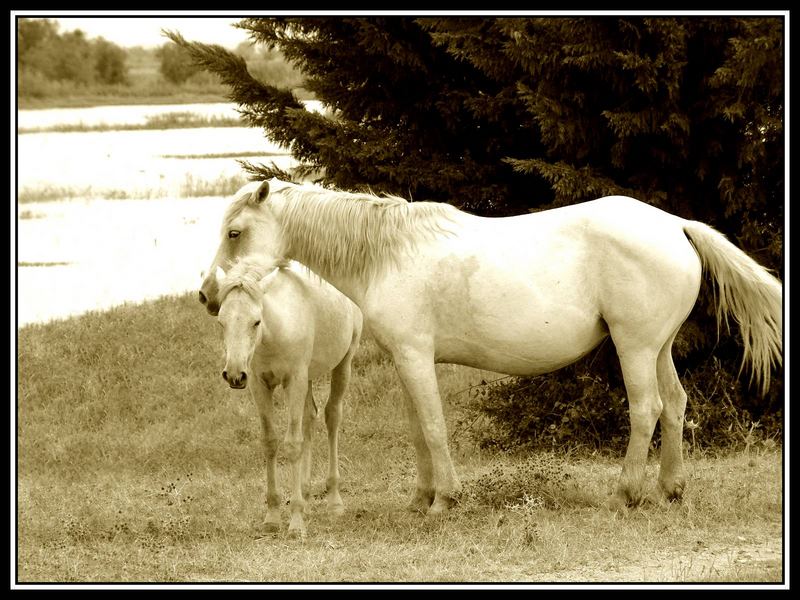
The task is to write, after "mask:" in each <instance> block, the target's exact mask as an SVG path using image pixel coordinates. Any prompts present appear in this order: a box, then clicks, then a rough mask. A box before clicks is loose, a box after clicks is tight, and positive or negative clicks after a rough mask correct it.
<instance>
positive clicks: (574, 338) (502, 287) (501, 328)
mask: <svg viewBox="0 0 800 600" xmlns="http://www.w3.org/2000/svg"><path fill="white" fill-rule="evenodd" d="M566 254H567V253H566V252H564V251H562V252H561V253H560V255H559V258H560V260H559V261H558V262H557V266H555V267H554V266H552V265H553V263H554V262H555V261H545V262H544V264H541V263H540V264H538V265H532V264H529V263H531V262H533V261H531V260H528V261H527V262H525V261H521V262H520V264H517V265H514V264H511V263H510V261H509V260H506V262H505V263H504V264H503V263H502V261H501V260H500V259H499V258H496V257H493V256H491V255H490V256H486V257H482V258H480V259H478V258H469V259H466V260H460V261H455V260H452V259H450V260H445V261H442V263H440V264H441V266H440V268H439V270H438V273H437V275H438V277H437V282H439V283H438V284H437V286H436V289H435V293H434V294H433V296H432V298H431V305H432V306H433V311H434V315H435V316H434V319H433V321H434V323H435V331H436V335H435V339H436V354H435V356H436V360H437V361H438V362H454V363H458V364H464V365H468V366H472V367H477V368H481V369H487V370H491V371H498V372H503V373H509V374H513V375H534V374H539V373H547V372H550V371H554V370H556V369H559V368H561V367H564V366H566V365H568V364H570V363H572V362H575V361H576V360H578V359H579V358H580V357H582V356H583V355H585V354H586V353H587V352H589V351H590V350H591V349H592V348H594V347H595V346H597V344H599V343H600V341H601V340H602V339H603V338H604V337H605V336H606V335H607V334H608V330H607V328H606V325H605V322H604V321H603V320H602V318H601V316H600V313H599V309H598V305H597V299H596V297H595V294H594V290H593V286H592V285H591V284H590V283H589V281H588V280H587V276H586V274H585V271H584V269H583V267H582V265H581V264H580V261H578V260H577V259H576V258H573V259H572V260H566ZM492 258H495V260H492ZM448 263H449V264H448Z"/></svg>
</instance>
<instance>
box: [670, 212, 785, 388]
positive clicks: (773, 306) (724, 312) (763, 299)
mask: <svg viewBox="0 0 800 600" xmlns="http://www.w3.org/2000/svg"><path fill="white" fill-rule="evenodd" d="M683 231H684V232H685V233H686V236H687V237H688V238H689V240H690V241H691V243H692V245H693V246H694V248H695V250H697V253H698V254H699V255H700V260H701V261H702V263H703V268H704V270H705V271H706V272H708V273H709V274H710V275H711V279H712V280H713V281H714V283H715V284H716V286H715V287H716V298H717V327H720V326H721V325H722V322H723V321H724V322H725V325H726V327H729V323H728V315H732V316H733V318H734V320H735V321H736V322H737V323H738V324H739V330H740V332H741V335H742V340H743V342H744V356H743V358H742V365H741V367H742V368H744V364H745V363H746V362H748V361H749V362H750V365H751V369H752V371H751V373H752V374H751V377H750V381H751V382H752V381H753V379H755V380H756V383H760V384H761V389H762V393H766V391H767V389H769V382H770V372H771V370H772V368H773V366H775V365H776V364H778V365H780V364H782V357H781V351H782V332H783V313H782V297H783V286H782V285H781V282H780V281H779V280H778V279H777V278H776V277H774V276H772V275H771V274H770V273H769V272H768V271H767V270H766V269H765V268H764V267H762V266H761V265H759V264H758V263H757V262H756V261H754V260H753V259H752V258H750V257H749V256H747V254H745V253H744V252H742V251H741V250H740V249H739V248H737V247H736V246H734V245H733V244H732V243H731V242H729V241H728V239H727V238H726V237H725V236H724V235H723V234H721V233H720V232H718V231H716V230H715V229H712V228H711V227H709V226H708V225H706V224H704V223H700V222H698V221H686V222H684V225H683ZM740 373H741V368H740Z"/></svg>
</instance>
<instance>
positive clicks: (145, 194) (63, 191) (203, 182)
mask: <svg viewBox="0 0 800 600" xmlns="http://www.w3.org/2000/svg"><path fill="white" fill-rule="evenodd" d="M247 182H248V178H247V176H246V175H244V174H239V173H237V174H235V175H218V176H217V177H216V178H214V179H205V178H203V177H200V176H198V175H193V174H192V173H187V174H186V175H185V176H184V178H183V181H181V182H180V183H179V184H178V186H177V189H171V188H168V187H160V188H152V187H148V188H144V189H119V188H105V187H95V186H91V185H87V186H78V187H76V186H57V185H39V186H29V187H23V188H22V189H20V190H19V192H18V193H17V202H18V203H19V204H28V203H33V202H53V201H58V200H72V199H75V198H101V199H105V200H149V199H152V198H167V197H172V196H177V197H179V198H197V197H201V196H228V195H230V194H232V193H233V192H235V191H236V190H238V189H239V188H241V187H242V186H243V185H245V184H246V183H247ZM34 214H35V213H30V212H29V211H28V213H26V216H24V217H23V216H22V215H21V216H20V218H34V216H33V215H34Z"/></svg>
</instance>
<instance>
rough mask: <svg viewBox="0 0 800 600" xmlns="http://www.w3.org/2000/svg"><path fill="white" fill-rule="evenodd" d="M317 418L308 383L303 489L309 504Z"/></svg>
mask: <svg viewBox="0 0 800 600" xmlns="http://www.w3.org/2000/svg"><path fill="white" fill-rule="evenodd" d="M316 417H317V407H316V406H315V405H314V395H313V394H312V392H311V382H310V381H309V382H308V392H306V405H305V409H304V412H303V459H302V460H303V468H302V473H303V481H302V483H301V487H302V490H303V498H305V500H306V502H308V500H309V498H310V497H311V438H312V435H313V433H314V420H315V419H316Z"/></svg>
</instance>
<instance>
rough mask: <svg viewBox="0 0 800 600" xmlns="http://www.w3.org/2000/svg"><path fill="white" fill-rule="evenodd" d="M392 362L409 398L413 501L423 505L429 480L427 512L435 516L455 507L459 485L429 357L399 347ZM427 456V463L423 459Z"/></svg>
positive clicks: (416, 351)
mask: <svg viewBox="0 0 800 600" xmlns="http://www.w3.org/2000/svg"><path fill="white" fill-rule="evenodd" d="M394 363H395V367H396V368H397V373H398V375H399V376H400V381H402V383H403V387H404V388H405V391H406V394H407V396H408V398H409V399H410V401H409V403H408V415H409V424H410V426H411V439H412V441H413V442H414V446H415V448H416V449H417V460H418V468H419V471H418V473H417V495H416V497H415V502H417V503H419V504H421V505H422V506H424V505H425V504H427V498H428V497H429V491H428V490H430V483H431V481H433V483H434V486H433V487H434V499H433V503H432V504H431V505H430V509H429V510H428V513H429V514H438V513H441V512H444V511H446V510H448V509H449V508H450V507H451V506H452V505H453V504H455V502H456V496H457V495H458V493H459V492H460V491H461V484H460V483H459V481H458V477H457V476H456V472H455V468H454V467H453V462H452V460H451V459H450V450H449V448H448V446H447V426H446V424H445V420H444V413H443V412H442V400H441V398H440V397H439V385H438V382H437V380H436V370H435V368H434V361H433V355H432V353H430V352H420V351H418V350H416V349H410V348H403V349H399V350H397V351H395V352H394ZM420 434H421V435H420ZM423 446H424V447H423ZM428 457H430V461H428V460H426V459H427V458H428ZM430 467H432V468H430ZM431 470H432V471H433V477H432V478H431Z"/></svg>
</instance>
